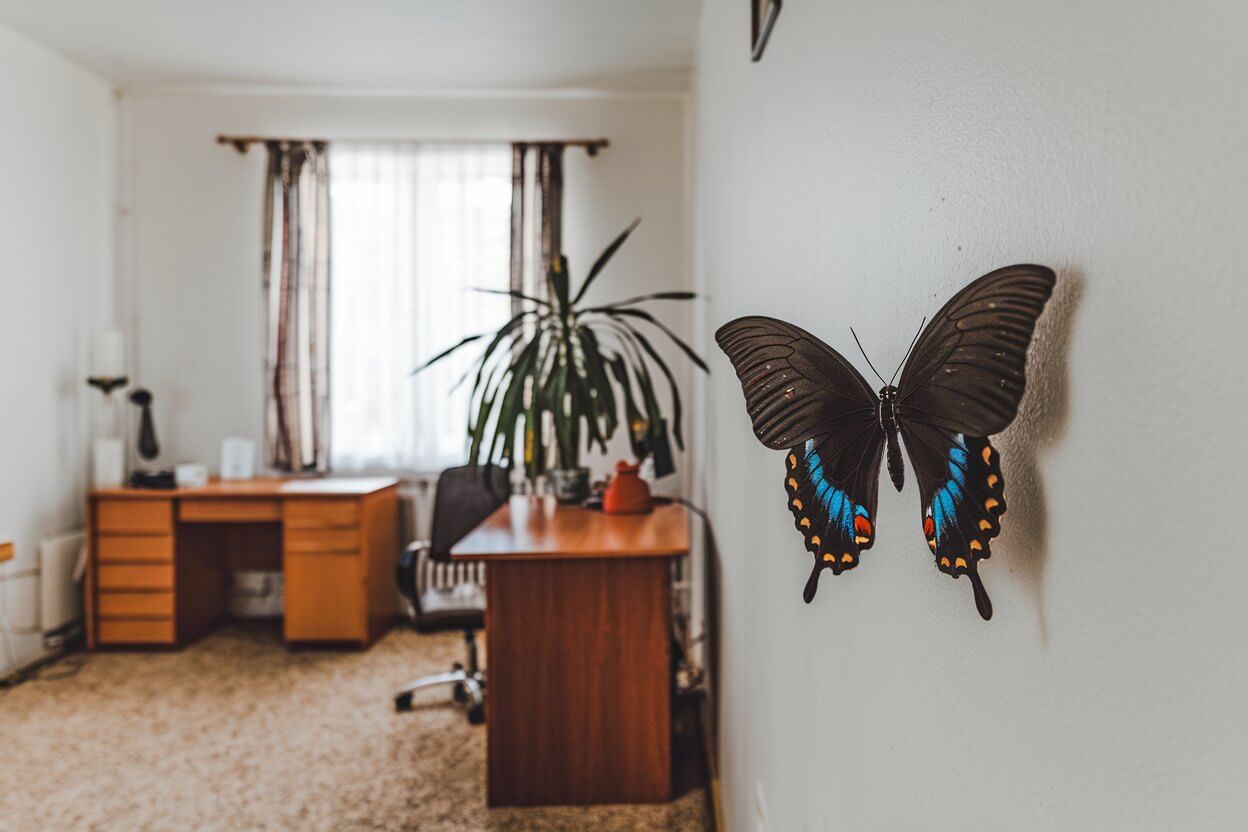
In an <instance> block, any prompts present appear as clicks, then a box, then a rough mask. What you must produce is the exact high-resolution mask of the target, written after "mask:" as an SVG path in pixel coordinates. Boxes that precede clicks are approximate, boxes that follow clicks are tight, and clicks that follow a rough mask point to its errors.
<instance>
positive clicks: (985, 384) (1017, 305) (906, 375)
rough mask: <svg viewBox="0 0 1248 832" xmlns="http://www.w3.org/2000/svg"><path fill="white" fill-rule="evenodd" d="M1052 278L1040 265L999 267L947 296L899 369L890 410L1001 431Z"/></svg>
mask: <svg viewBox="0 0 1248 832" xmlns="http://www.w3.org/2000/svg"><path fill="white" fill-rule="evenodd" d="M1054 281H1055V276H1054V274H1053V270H1052V269H1048V268H1045V267H1044V266H1028V265H1022V266H1006V267H1005V268H1003V269H997V270H996V271H995V272H991V273H989V274H986V275H984V276H983V277H981V278H979V279H978V280H976V281H974V282H972V283H971V284H970V285H969V286H967V287H966V288H965V289H963V290H962V291H960V292H958V293H957V294H956V295H954V296H953V298H952V299H950V301H949V302H948V303H946V304H945V305H944V307H942V308H941V310H940V311H939V312H937V313H936V316H935V317H934V318H932V321H931V323H929V324H928V325H927V327H926V328H925V329H924V330H923V334H922V335H920V336H919V340H918V341H917V342H916V343H915V345H914V350H913V351H912V353H911V356H910V359H909V360H908V361H907V362H906V367H905V369H904V370H902V372H901V381H900V383H899V384H898V386H897V387H898V407H897V415H898V416H899V417H900V418H902V419H909V420H912V421H918V422H925V423H927V424H930V425H932V426H936V427H942V428H946V429H949V430H952V431H953V432H954V433H961V434H964V435H966V436H992V435H993V434H995V433H1000V432H1001V431H1003V430H1005V428H1006V426H1007V425H1009V424H1010V422H1012V421H1014V415H1015V414H1016V413H1017V412H1018V403H1019V401H1020V400H1021V399H1022V397H1023V390H1024V389H1025V387H1026V378H1025V375H1024V366H1025V364H1026V360H1027V346H1028V345H1029V344H1030V343H1031V335H1032V332H1033V331H1034V330H1035V327H1036V319H1037V318H1039V317H1040V313H1041V312H1042V311H1043V310H1044V304H1045V302H1046V301H1048V299H1049V295H1050V294H1051V293H1052V292H1053V283H1054Z"/></svg>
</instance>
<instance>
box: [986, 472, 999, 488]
mask: <svg viewBox="0 0 1248 832" xmlns="http://www.w3.org/2000/svg"><path fill="white" fill-rule="evenodd" d="M999 481H1000V480H999V479H998V478H997V475H996V474H989V475H988V487H989V488H995V487H996V485H997V483H998V482H999Z"/></svg>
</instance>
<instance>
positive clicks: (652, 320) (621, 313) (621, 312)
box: [602, 309, 711, 373]
mask: <svg viewBox="0 0 1248 832" xmlns="http://www.w3.org/2000/svg"><path fill="white" fill-rule="evenodd" d="M602 314H604V315H607V316H610V317H612V318H615V319H617V320H618V319H619V318H620V317H628V318H638V319H640V320H643V321H645V322H647V323H649V324H652V325H654V326H655V327H657V328H658V329H660V330H662V332H663V334H664V335H666V336H667V337H668V338H670V339H671V340H672V343H674V344H675V345H676V346H678V347H680V349H681V350H682V351H683V352H684V353H685V355H687V356H689V360H690V361H692V362H693V363H694V364H696V365H698V368H699V369H701V370H702V372H704V373H709V372H710V371H711V369H710V367H707V366H706V362H705V361H703V360H702V357H701V356H699V355H698V354H697V353H696V352H694V351H693V348H692V347H690V346H689V345H688V344H686V343H685V342H684V341H682V340H680V337H679V336H678V335H676V333H675V332H672V331H671V330H670V329H668V328H667V327H666V326H665V325H664V324H663V322H662V321H660V320H659V319H658V318H656V317H654V316H653V315H651V314H650V313H649V312H646V311H644V310H641V309H609V310H604V311H603V313H602ZM631 328H632V327H630V329H631Z"/></svg>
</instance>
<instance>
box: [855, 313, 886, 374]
mask: <svg viewBox="0 0 1248 832" xmlns="http://www.w3.org/2000/svg"><path fill="white" fill-rule="evenodd" d="M849 334H850V335H853V336H854V343H855V344H857V345H858V352H860V353H862V357H863V358H866V359H867V366H868V367H870V368H871V372H873V373H875V377H876V378H878V379H879V380H880V381H883V382H884V386H885V387H887V386H888V382H887V381H884V376H882V375H880V371H879V370H877V369H875V365H874V364H872V363H871V359H870V358H867V351H866V350H864V349H863V348H862V342H861V341H859V340H858V333H857V332H854V328H853V327H852V326H851V327H850V328H849Z"/></svg>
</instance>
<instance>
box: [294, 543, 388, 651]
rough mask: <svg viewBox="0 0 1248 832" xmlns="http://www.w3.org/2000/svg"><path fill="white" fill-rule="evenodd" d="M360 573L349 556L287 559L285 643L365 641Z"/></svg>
mask: <svg viewBox="0 0 1248 832" xmlns="http://www.w3.org/2000/svg"><path fill="white" fill-rule="evenodd" d="M364 597H365V596H364V570H363V568H362V566H361V563H360V558H358V557H355V556H353V555H287V557H286V616H285V619H286V623H285V632H286V640H287V641H360V642H362V641H365V640H366V639H367V638H368V622H367V620H366V611H365V606H364Z"/></svg>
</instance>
